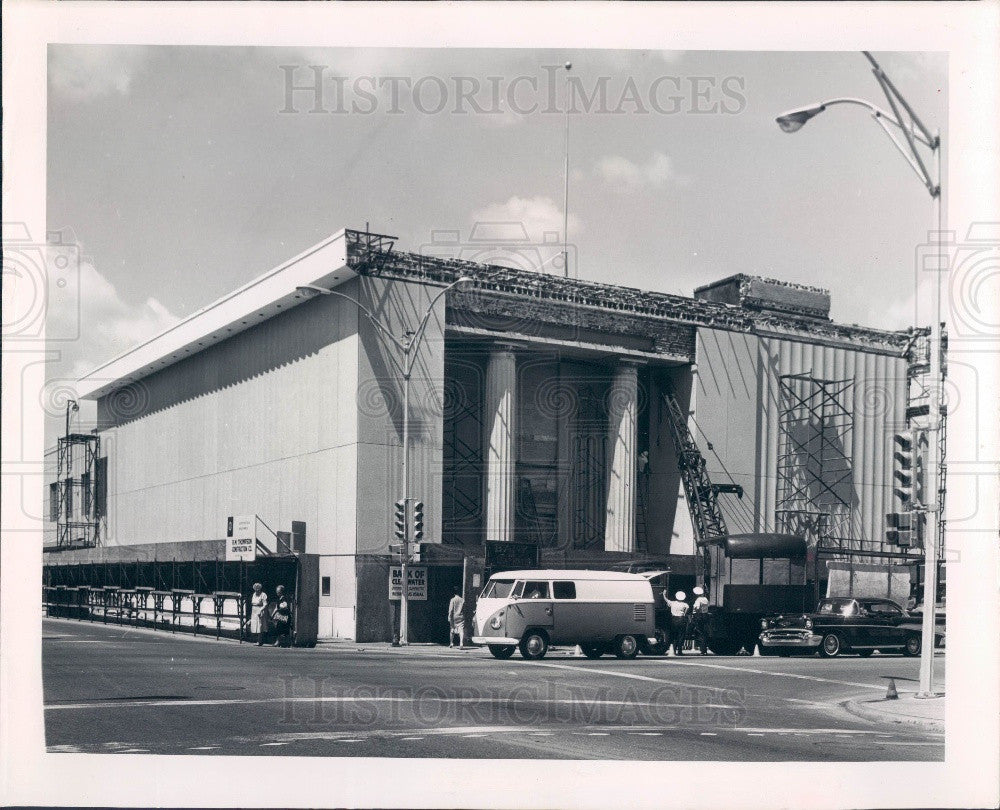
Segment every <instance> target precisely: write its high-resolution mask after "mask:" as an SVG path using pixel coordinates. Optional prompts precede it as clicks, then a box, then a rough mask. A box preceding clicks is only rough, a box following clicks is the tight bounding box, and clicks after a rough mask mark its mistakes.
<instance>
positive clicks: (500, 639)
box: [472, 636, 521, 644]
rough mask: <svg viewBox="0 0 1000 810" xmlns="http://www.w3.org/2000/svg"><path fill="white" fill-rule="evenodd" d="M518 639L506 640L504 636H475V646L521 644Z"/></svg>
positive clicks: (473, 638)
mask: <svg viewBox="0 0 1000 810" xmlns="http://www.w3.org/2000/svg"><path fill="white" fill-rule="evenodd" d="M520 641H521V640H520V639H518V638H506V637H504V636H473V637H472V643H473V644H519V643H520Z"/></svg>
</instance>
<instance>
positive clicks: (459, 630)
mask: <svg viewBox="0 0 1000 810" xmlns="http://www.w3.org/2000/svg"><path fill="white" fill-rule="evenodd" d="M464 608H465V600H464V599H462V595H461V592H460V590H459V589H458V588H455V595H454V596H452V597H451V601H450V602H449V603H448V646H449V647H454V646H455V636H456V635H457V636H458V646H459V647H464V646H465V616H464V615H463V609H464Z"/></svg>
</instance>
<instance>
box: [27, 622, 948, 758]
mask: <svg viewBox="0 0 1000 810" xmlns="http://www.w3.org/2000/svg"><path fill="white" fill-rule="evenodd" d="M567 653H568V651H567ZM937 666H938V668H939V671H941V672H942V673H943V671H944V660H943V658H940V657H939V658H938V663H937ZM918 667H919V662H918V659H909V658H902V657H889V656H878V655H876V656H873V657H872V658H868V659H860V658H852V657H846V658H840V659H835V660H825V659H820V658H759V657H757V658H752V657H746V656H744V657H731V658H723V657H715V656H708V657H705V658H701V657H697V656H685V657H684V658H683V659H675V658H643V657H642V656H640V657H639V658H637V659H635V660H633V661H619V660H616V659H614V658H607V657H606V658H602V659H600V660H597V661H591V660H588V659H583V658H575V657H570V656H569V655H568V654H565V653H564V654H560V653H559V652H558V651H553V652H552V653H550V655H549V656H548V657H546V659H545V660H543V661H540V662H527V661H523V660H521V659H520V658H519V657H517V656H515V657H514V658H511V659H510V660H508V661H497V660H495V659H493V658H492V657H491V656H490V655H489V654H488V653H487V652H486V651H485V650H474V651H458V650H448V649H443V648H434V647H419V648H418V647H411V648H408V649H406V650H402V651H400V650H392V649H389V648H386V647H383V646H378V647H374V648H367V649H363V650H359V649H357V648H356V647H354V646H353V645H337V644H331V645H321V646H319V647H317V648H315V649H312V650H308V649H276V648H268V647H265V648H258V647H256V646H252V645H238V644H235V643H232V642H227V641H222V642H217V641H209V640H201V639H192V638H190V637H186V636H171V635H170V634H164V633H153V632H149V631H135V630H131V629H128V628H122V627H115V626H103V625H101V624H89V623H79V622H75V621H70V620H48V619H47V620H45V623H44V628H43V673H44V688H45V691H44V694H45V709H46V711H45V717H46V739H47V745H48V748H49V750H50V751H71V752H88V753H162V754H226V755H233V754H248V755H279V754H283V755H290V756H363V757H372V756H375V757H386V756H392V757H465V758H482V757H486V758H499V759H524V758H568V759H639V760H643V759H651V760H739V761H772V760H777V761H783V760H784V761H789V760H806V761H810V760H824V761H879V760H937V761H940V760H942V759H943V758H944V736H943V735H942V734H940V733H933V732H928V731H923V730H921V729H919V728H916V727H901V726H898V725H889V724H886V725H882V724H875V723H871V722H868V721H866V720H862V719H860V718H857V717H855V716H854V715H851V714H849V713H848V712H846V711H845V710H844V708H843V707H842V706H841V705H840V704H841V703H843V702H844V701H846V700H848V699H851V698H858V697H862V698H866V699H869V700H870V699H872V698H875V697H879V696H880V695H882V694H884V693H885V689H886V680H885V678H886V676H892V677H894V678H896V679H897V685H898V686H899V688H900V689H905V688H912V687H913V685H914V682H915V680H916V678H917V674H918Z"/></svg>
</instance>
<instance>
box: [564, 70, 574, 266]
mask: <svg viewBox="0 0 1000 810" xmlns="http://www.w3.org/2000/svg"><path fill="white" fill-rule="evenodd" d="M564 67H565V68H566V85H565V87H566V91H565V93H564V95H565V96H566V100H565V104H566V110H565V113H564V114H565V117H566V150H565V152H566V155H565V157H566V162H565V165H564V166H563V277H564V278H569V72H570V70H571V69H572V68H573V64H572V62H567V63H566V64H565V65H564Z"/></svg>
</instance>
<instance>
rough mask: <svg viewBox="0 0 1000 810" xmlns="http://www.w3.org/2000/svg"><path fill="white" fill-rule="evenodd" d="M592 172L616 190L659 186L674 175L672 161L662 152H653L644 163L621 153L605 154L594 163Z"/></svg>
mask: <svg viewBox="0 0 1000 810" xmlns="http://www.w3.org/2000/svg"><path fill="white" fill-rule="evenodd" d="M594 174H596V175H597V176H598V177H600V178H601V179H602V180H604V181H605V182H606V183H607V184H608V185H610V186H612V187H613V188H615V189H616V190H618V191H634V190H636V189H639V188H643V187H651V188H659V187H661V186H663V185H664V184H665V183H666V182H667V181H668V180H670V179H672V178H673V177H674V170H673V162H672V161H671V160H670V158H669V157H667V156H666V155H665V154H663V152H654V153H653V156H652V157H651V158H650V160H649V162H648V163H646V164H645V165H641V166H640V165H639V164H637V163H633V162H632V161H631V160H629V159H628V158H625V157H622V156H621V155H607V156H605V157H603V158H601V159H600V160H599V161H597V163H596V164H595V165H594Z"/></svg>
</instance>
